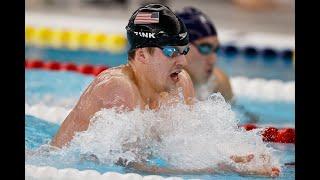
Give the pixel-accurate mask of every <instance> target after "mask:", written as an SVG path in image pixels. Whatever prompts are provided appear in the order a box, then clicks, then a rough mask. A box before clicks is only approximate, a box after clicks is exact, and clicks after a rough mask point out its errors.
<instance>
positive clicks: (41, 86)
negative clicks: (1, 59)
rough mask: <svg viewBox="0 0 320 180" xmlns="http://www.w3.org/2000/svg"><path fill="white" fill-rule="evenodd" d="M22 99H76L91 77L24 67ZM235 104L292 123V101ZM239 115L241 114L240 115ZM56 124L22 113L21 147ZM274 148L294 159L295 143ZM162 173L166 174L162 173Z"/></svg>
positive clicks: (105, 168) (288, 171)
mask: <svg viewBox="0 0 320 180" xmlns="http://www.w3.org/2000/svg"><path fill="white" fill-rule="evenodd" d="M25 75H26V76H25V77H26V79H25V81H26V89H25V94H26V99H27V100H28V103H29V104H31V105H32V104H34V103H37V102H41V101H42V100H43V98H44V97H45V96H46V95H48V94H50V95H51V96H52V97H54V99H56V100H57V99H64V98H74V99H77V98H78V97H79V96H80V94H81V93H82V92H83V91H84V89H85V88H86V87H87V86H88V84H89V83H90V82H91V81H92V80H93V77H92V76H86V75H82V74H78V73H74V72H52V71H51V72H50V71H43V70H26V72H25ZM237 104H238V105H240V106H244V107H245V110H246V111H250V112H252V113H255V114H257V115H258V116H259V121H258V124H259V123H260V124H265V123H273V124H282V123H284V124H288V123H289V124H294V119H295V118H294V103H284V102H264V101H254V100H248V99H245V98H242V97H238V99H237ZM234 110H235V111H237V112H238V114H239V117H241V118H240V120H241V122H242V123H245V122H246V121H247V119H246V117H245V116H244V115H243V110H242V109H239V108H237V107H234ZM241 115H242V116H241ZM58 128H59V125H58V124H53V123H49V122H47V121H45V120H43V119H40V118H37V117H34V116H31V115H28V114H26V115H25V135H26V136H25V147H26V149H27V150H35V149H37V148H38V147H39V146H40V145H42V144H46V143H48V142H49V141H50V139H51V138H52V137H53V136H54V134H55V133H56V132H57V130H58ZM270 145H271V146H274V147H275V148H276V149H278V150H279V151H278V153H279V154H280V157H281V159H280V161H281V162H282V164H284V163H285V162H294V161H295V156H294V154H295V146H294V145H292V144H291V145H283V144H270ZM152 162H153V164H157V165H159V166H165V162H163V161H161V159H153V160H152ZM67 167H69V168H70V166H67V165H63V164H61V165H60V166H58V167H57V168H67ZM71 168H77V169H79V170H85V169H94V170H97V171H99V172H100V173H104V172H110V171H116V172H120V173H129V172H134V173H139V174H142V175H146V174H144V173H141V172H136V171H134V170H129V169H125V168H123V167H119V166H116V165H101V164H95V163H93V162H90V161H81V162H80V161H79V163H77V164H72V165H71ZM163 176H166V175H163ZM179 176H180V177H183V178H186V179H189V178H200V179H214V178H216V179H265V178H261V177H254V176H245V177H242V176H239V175H238V174H232V173H229V174H214V175H211V174H208V175H179ZM294 177H295V169H294V166H283V169H282V174H281V176H280V177H279V178H277V179H286V180H288V179H294Z"/></svg>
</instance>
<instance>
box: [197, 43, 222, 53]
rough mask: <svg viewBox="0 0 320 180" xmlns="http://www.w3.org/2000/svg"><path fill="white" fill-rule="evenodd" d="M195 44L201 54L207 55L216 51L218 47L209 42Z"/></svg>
mask: <svg viewBox="0 0 320 180" xmlns="http://www.w3.org/2000/svg"><path fill="white" fill-rule="evenodd" d="M195 46H196V47H197V49H198V51H199V52H200V53H201V54H202V55H209V54H211V53H217V52H218V50H219V48H220V47H219V46H214V45H212V44H209V43H202V44H195Z"/></svg>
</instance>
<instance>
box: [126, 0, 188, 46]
mask: <svg viewBox="0 0 320 180" xmlns="http://www.w3.org/2000/svg"><path fill="white" fill-rule="evenodd" d="M126 30H127V38H128V41H129V46H130V49H129V51H130V50H133V49H136V48H143V47H158V46H186V45H187V44H188V43H189V35H188V33H187V28H186V26H185V25H184V24H183V22H182V21H181V20H180V18H178V17H177V16H176V15H175V14H174V13H173V12H172V10H171V9H170V8H169V7H167V6H164V5H161V4H148V5H146V6H143V7H140V8H139V9H138V10H136V11H135V12H134V13H133V15H132V16H131V18H130V19H129V23H128V25H127V26H126Z"/></svg>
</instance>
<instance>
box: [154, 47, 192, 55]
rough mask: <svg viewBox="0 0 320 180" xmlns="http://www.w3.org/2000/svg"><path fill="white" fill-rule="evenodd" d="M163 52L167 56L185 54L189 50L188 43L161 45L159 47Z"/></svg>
mask: <svg viewBox="0 0 320 180" xmlns="http://www.w3.org/2000/svg"><path fill="white" fill-rule="evenodd" d="M159 48H160V49H161V50H162V52H163V54H164V55H165V56H167V57H170V58H172V57H176V56H178V55H186V54H188V52H189V49H190V48H189V45H186V46H163V47H159Z"/></svg>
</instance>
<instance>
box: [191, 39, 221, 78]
mask: <svg viewBox="0 0 320 180" xmlns="http://www.w3.org/2000/svg"><path fill="white" fill-rule="evenodd" d="M203 44H209V45H212V46H213V47H218V46H219V41H218V38H217V36H209V37H205V38H201V39H198V40H196V41H194V42H193V43H191V44H190V51H189V53H188V54H187V60H188V65H187V66H186V70H187V71H188V73H189V74H190V76H191V78H192V80H193V81H196V82H195V83H206V82H207V81H208V79H209V77H210V76H211V75H212V72H213V68H214V65H215V63H216V61H217V55H216V52H211V53H209V54H207V55H206V54H202V53H201V52H200V51H199V49H198V48H197V46H199V45H203Z"/></svg>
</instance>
